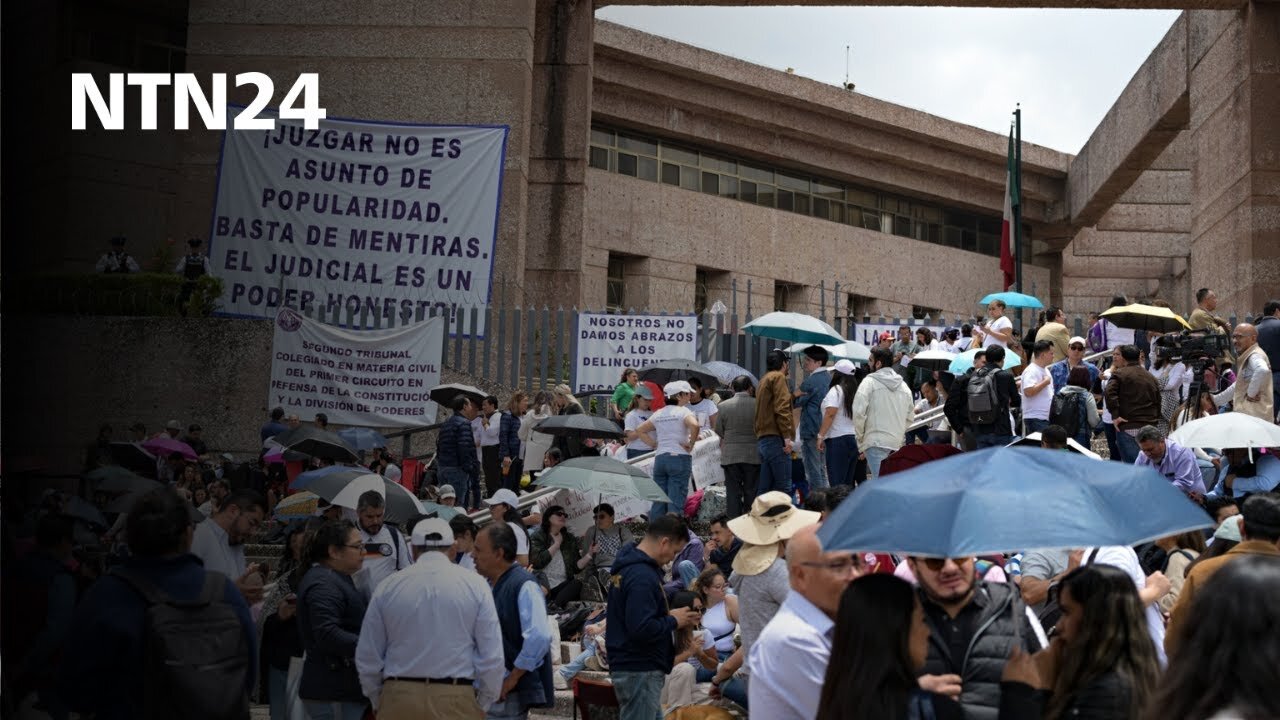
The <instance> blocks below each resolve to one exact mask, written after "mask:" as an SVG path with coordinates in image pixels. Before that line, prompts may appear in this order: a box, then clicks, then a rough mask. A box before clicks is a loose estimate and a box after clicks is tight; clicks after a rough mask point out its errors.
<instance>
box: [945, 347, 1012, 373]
mask: <svg viewBox="0 0 1280 720" xmlns="http://www.w3.org/2000/svg"><path fill="white" fill-rule="evenodd" d="M979 350H986V348H974V349H972V350H965V351H964V352H962V353H960V354H959V355H956V356H955V359H953V360H952V361H951V365H949V366H948V367H947V372H949V373H951V374H952V375H961V374H963V373H965V372H967V371H968V370H969V368H971V367H973V356H974V355H977V354H978V351H979ZM1021 364H1022V358H1020V357H1018V356H1017V355H1016V354H1014V353H1011V352H1006V353H1005V354H1004V364H1003V365H1001V367H1003V368H1004V369H1005V370H1012V369H1014V368H1016V367H1018V366H1019V365H1021Z"/></svg>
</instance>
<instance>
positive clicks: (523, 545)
mask: <svg viewBox="0 0 1280 720" xmlns="http://www.w3.org/2000/svg"><path fill="white" fill-rule="evenodd" d="M507 527H509V528H511V532H513V533H515V534H516V554H517V555H524V556H525V557H528V556H529V534H528V533H526V532H525V531H524V526H523V525H521V524H520V523H513V522H508V523H507ZM473 562H474V561H473Z"/></svg>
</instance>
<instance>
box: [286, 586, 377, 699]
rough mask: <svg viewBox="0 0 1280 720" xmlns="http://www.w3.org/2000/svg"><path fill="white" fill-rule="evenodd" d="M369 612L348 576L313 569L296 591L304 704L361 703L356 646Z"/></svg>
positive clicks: (299, 693) (361, 693)
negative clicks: (303, 657)
mask: <svg viewBox="0 0 1280 720" xmlns="http://www.w3.org/2000/svg"><path fill="white" fill-rule="evenodd" d="M365 608H366V604H365V599H364V593H362V592H360V591H359V590H357V589H356V584H355V582H353V581H352V579H351V576H350V575H344V574H342V573H340V572H337V571H336V570H331V569H329V568H327V567H325V566H323V565H315V566H313V567H312V568H311V569H310V570H308V571H307V574H306V575H305V576H303V578H302V585H301V587H299V588H298V611H297V618H298V632H299V633H300V634H301V635H302V646H303V648H304V649H305V650H306V653H307V654H306V659H305V660H304V661H303V664H302V681H301V683H300V684H299V686H298V696H299V697H301V698H303V699H304V700H331V701H341V702H363V701H364V699H365V698H364V693H363V692H362V691H361V690H360V678H359V676H358V675H357V674H356V663H355V657H356V643H357V642H358V641H359V640H360V624H361V623H362V622H363V621H364V611H365Z"/></svg>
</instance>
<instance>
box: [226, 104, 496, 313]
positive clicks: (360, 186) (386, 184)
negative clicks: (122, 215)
mask: <svg viewBox="0 0 1280 720" xmlns="http://www.w3.org/2000/svg"><path fill="white" fill-rule="evenodd" d="M506 138H507V128H506V127H505V126H499V127H484V126H446V125H409V124H398V123H384V122H376V121H363V120H338V119H327V120H322V121H320V127H319V129H317V130H306V129H304V128H303V127H302V123H301V121H298V120H276V126H275V129H273V130H235V131H231V130H228V131H227V132H226V134H225V135H224V136H223V143H222V155H221V158H220V160H219V165H218V189H217V197H216V200H215V203H214V213H213V222H212V231H211V237H210V239H209V261H210V264H211V265H212V267H213V274H214V275H217V276H218V277H221V278H222V279H223V281H224V282H225V289H224V290H223V296H222V298H221V301H220V302H221V307H220V312H221V313H223V314H227V315H234V316H242V317H245V316H247V317H260V318H269V317H275V314H276V310H277V309H278V308H281V307H296V308H301V309H302V310H303V311H306V310H308V309H310V308H312V307H316V306H323V307H326V308H328V309H329V312H330V313H333V312H336V311H337V310H341V311H342V313H343V314H345V313H347V312H349V311H354V312H356V313H360V312H361V311H364V310H368V311H373V312H377V313H381V314H384V315H396V316H399V315H400V314H401V313H402V312H404V311H406V310H408V311H411V312H414V313H416V312H417V311H418V309H419V308H427V307H437V308H438V309H439V310H440V311H443V312H445V313H447V314H449V315H451V316H452V315H453V314H454V311H455V310H460V309H464V308H484V306H485V305H487V304H488V302H489V291H490V286H491V282H492V276H493V261H494V258H493V248H494V239H495V238H496V236H497V228H498V204H499V199H500V196H501V185H502V163H503V156H504V152H505V148H506ZM481 317H483V315H481ZM458 325H460V326H461V327H453V328H450V330H451V331H453V332H459V331H465V332H467V333H468V334H475V335H483V334H484V328H483V327H478V328H475V329H474V332H472V331H473V329H472V328H471V327H470V323H466V324H465V325H463V324H462V323H461V322H459V323H458Z"/></svg>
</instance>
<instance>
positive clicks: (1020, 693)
mask: <svg viewBox="0 0 1280 720" xmlns="http://www.w3.org/2000/svg"><path fill="white" fill-rule="evenodd" d="M1144 632H1145V631H1144ZM928 655H929V625H928V624H927V623H926V622H925V619H924V608H923V607H922V606H921V605H920V600H919V598H918V597H917V594H916V592H915V591H914V589H912V587H911V585H910V584H909V583H907V582H906V581H905V580H902V579H901V578H896V577H894V576H892V575H885V574H883V573H872V574H870V575H863V576H861V577H859V578H857V579H855V580H854V581H853V582H851V583H849V587H848V588H846V589H845V591H844V594H843V595H842V596H841V597H840V609H839V610H838V611H837V613H836V626H835V639H834V642H833V643H832V646H831V661H830V662H829V663H828V665H827V676H826V679H825V681H824V682H823V685H822V697H821V699H820V701H819V704H818V717H817V720H908V719H910V720H917V719H922V718H936V720H960V719H961V718H963V717H964V715H963V713H962V711H961V709H960V705H959V704H958V703H956V702H955V701H954V700H951V699H950V698H948V697H946V696H943V695H938V694H936V693H932V692H928V691H925V690H922V689H920V686H919V684H918V683H917V682H916V677H917V674H918V673H919V672H920V670H921V669H922V668H923V667H924V664H925V660H926V659H927V658H928ZM1038 684H1039V680H1038V676H1037V673H1036V668H1035V661H1034V660H1033V659H1032V657H1031V656H1029V655H1026V654H1025V653H1023V652H1022V651H1021V650H1020V649H1015V650H1014V655H1013V657H1011V658H1010V660H1009V662H1008V663H1007V664H1006V665H1005V670H1004V676H1003V682H1001V698H1000V720H1032V719H1033V718H1034V719H1036V720H1038V719H1039V717H1040V707H1039V701H1038V698H1037V694H1036V692H1035V691H1034V690H1033V688H1032V686H1033V685H1038Z"/></svg>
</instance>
